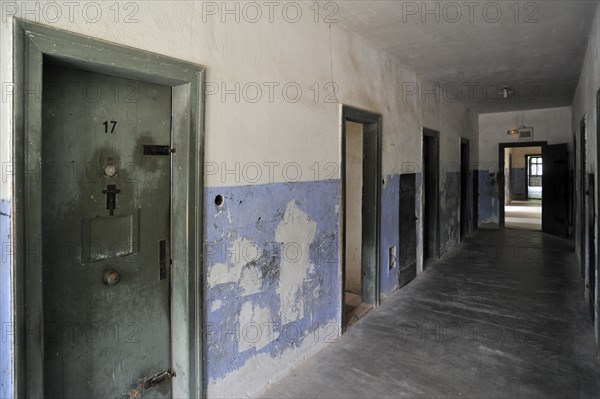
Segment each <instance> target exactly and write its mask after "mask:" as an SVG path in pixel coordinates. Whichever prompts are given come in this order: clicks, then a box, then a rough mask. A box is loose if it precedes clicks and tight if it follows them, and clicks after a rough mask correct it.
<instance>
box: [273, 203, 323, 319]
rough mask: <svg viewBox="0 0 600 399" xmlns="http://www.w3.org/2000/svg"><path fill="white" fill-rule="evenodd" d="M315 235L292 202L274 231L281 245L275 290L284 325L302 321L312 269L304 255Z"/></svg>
mask: <svg viewBox="0 0 600 399" xmlns="http://www.w3.org/2000/svg"><path fill="white" fill-rule="evenodd" d="M316 231H317V223H316V222H315V221H314V220H311V219H310V218H309V217H308V215H307V214H306V213H304V212H303V211H302V210H301V209H300V208H298V205H297V203H296V201H291V202H290V203H289V204H288V206H287V209H286V211H285V215H284V216H283V220H282V221H281V223H280V224H279V226H277V230H276V231H275V239H276V240H277V241H278V242H281V243H282V245H283V256H282V259H281V271H280V273H279V287H278V289H277V292H278V293H279V296H280V315H281V321H282V322H283V323H288V322H293V321H295V320H298V319H301V318H303V317H304V296H303V295H302V294H303V292H302V288H303V285H304V284H303V283H304V281H305V280H306V279H307V278H308V272H309V270H310V269H311V267H313V265H312V264H311V263H310V257H309V256H303V254H308V253H309V251H310V244H311V243H312V242H313V240H314V238H315V233H316Z"/></svg>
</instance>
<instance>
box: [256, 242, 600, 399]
mask: <svg viewBox="0 0 600 399" xmlns="http://www.w3.org/2000/svg"><path fill="white" fill-rule="evenodd" d="M572 249H573V248H572V243H571V242H569V241H565V240H561V239H558V238H554V237H551V236H548V235H544V234H542V233H539V232H533V231H524V230H523V231H521V230H483V231H482V230H479V231H478V232H476V233H475V234H474V235H473V236H472V237H470V238H467V240H466V241H465V244H464V245H463V246H461V247H460V249H457V250H456V251H453V253H452V254H450V255H448V256H446V257H445V258H444V259H442V260H441V261H440V262H438V263H435V264H433V265H432V266H431V267H430V268H429V269H427V270H426V271H425V272H424V273H423V274H422V275H420V276H419V277H418V278H417V279H416V280H414V281H413V282H412V283H410V284H409V285H408V286H406V287H404V288H402V289H401V290H400V291H398V292H397V293H396V294H395V295H393V296H391V297H390V298H388V299H387V300H386V301H385V303H384V304H383V305H382V306H381V307H379V308H377V309H374V310H372V311H371V312H370V313H369V314H368V315H367V316H365V318H364V319H362V320H360V321H359V322H358V323H356V324H355V325H354V326H353V327H352V328H350V329H349V330H348V332H347V333H346V334H345V335H344V336H342V337H341V338H340V339H339V342H337V343H333V344H331V345H329V346H328V347H327V348H325V349H324V350H323V351H321V352H320V353H318V354H317V355H316V356H314V357H313V358H311V359H309V360H307V361H306V362H305V363H303V364H302V366H300V367H299V368H298V369H296V370H293V371H292V372H291V373H290V374H289V375H288V376H287V377H285V378H284V379H282V380H280V381H279V382H277V383H276V384H274V385H272V386H271V387H270V389H269V390H268V391H267V392H266V393H264V394H263V397H265V398H317V397H318V398H379V397H389V398H392V397H393V398H400V397H407V398H450V397H454V398H457V397H470V398H484V397H485V398H534V397H537V398H598V397H600V384H599V375H600V374H599V371H600V369H599V367H598V362H597V358H596V351H595V350H594V349H595V348H596V344H595V342H594V337H593V328H592V323H591V321H590V317H589V312H588V308H587V303H586V302H585V301H584V299H583V290H582V288H581V278H580V276H579V275H578V273H579V266H578V264H577V261H576V257H575V254H574V252H572Z"/></svg>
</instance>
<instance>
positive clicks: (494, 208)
mask: <svg viewBox="0 0 600 399" xmlns="http://www.w3.org/2000/svg"><path fill="white" fill-rule="evenodd" d="M477 173H478V175H479V222H478V225H479V226H480V227H483V228H498V227H499V221H500V208H499V206H500V202H499V198H498V195H499V193H498V183H497V181H496V174H495V173H492V172H490V171H488V170H478V171H477Z"/></svg>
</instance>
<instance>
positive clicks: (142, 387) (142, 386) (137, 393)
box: [127, 369, 177, 399]
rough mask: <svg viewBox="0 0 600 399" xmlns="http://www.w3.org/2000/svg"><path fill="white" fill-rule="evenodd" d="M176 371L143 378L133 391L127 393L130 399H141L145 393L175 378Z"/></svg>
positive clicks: (166, 371)
mask: <svg viewBox="0 0 600 399" xmlns="http://www.w3.org/2000/svg"><path fill="white" fill-rule="evenodd" d="M176 375H177V374H175V371H174V370H171V369H168V370H165V371H161V372H160V373H156V374H154V375H152V376H150V377H144V378H142V379H141V380H140V381H139V382H138V384H137V385H136V386H135V388H133V389H132V390H131V391H129V392H127V398H128V399H140V398H141V397H142V395H143V394H144V392H145V391H147V390H149V389H151V388H153V387H155V386H157V385H159V384H161V383H163V382H165V381H167V380H170V379H171V378H173V377H175V376H176Z"/></svg>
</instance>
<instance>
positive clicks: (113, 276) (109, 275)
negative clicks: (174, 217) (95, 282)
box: [104, 270, 121, 287]
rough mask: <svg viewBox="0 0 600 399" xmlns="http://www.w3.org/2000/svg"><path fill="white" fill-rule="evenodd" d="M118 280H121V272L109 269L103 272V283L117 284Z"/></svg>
mask: <svg viewBox="0 0 600 399" xmlns="http://www.w3.org/2000/svg"><path fill="white" fill-rule="evenodd" d="M119 281H121V273H119V272H118V271H116V270H109V271H107V272H106V273H105V274H104V284H106V285H108V286H111V287H112V286H114V285H117V284H119Z"/></svg>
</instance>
